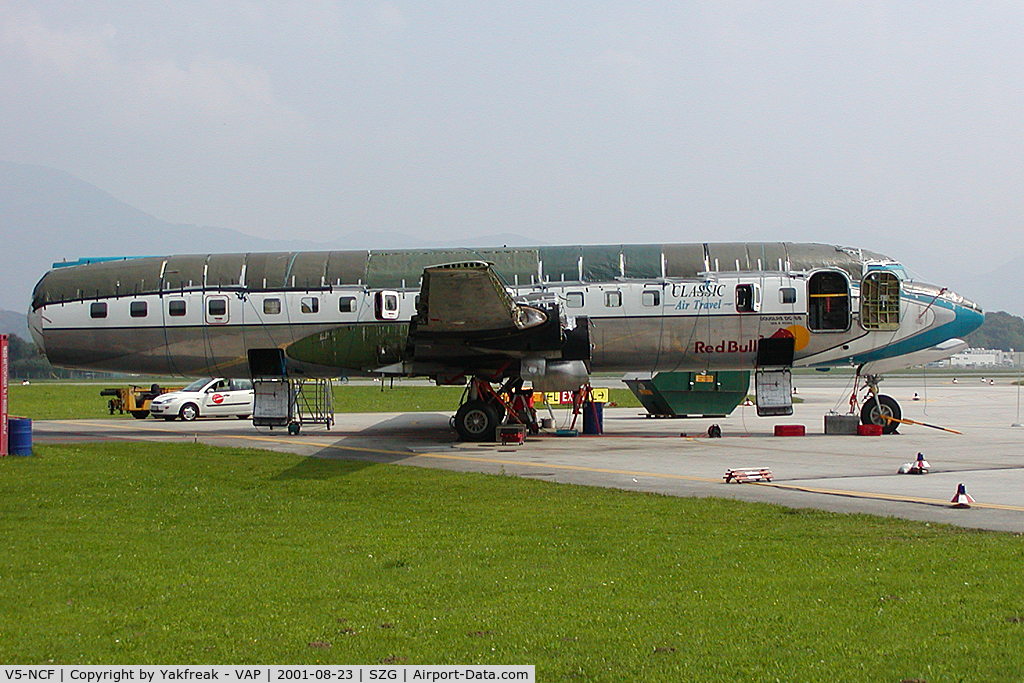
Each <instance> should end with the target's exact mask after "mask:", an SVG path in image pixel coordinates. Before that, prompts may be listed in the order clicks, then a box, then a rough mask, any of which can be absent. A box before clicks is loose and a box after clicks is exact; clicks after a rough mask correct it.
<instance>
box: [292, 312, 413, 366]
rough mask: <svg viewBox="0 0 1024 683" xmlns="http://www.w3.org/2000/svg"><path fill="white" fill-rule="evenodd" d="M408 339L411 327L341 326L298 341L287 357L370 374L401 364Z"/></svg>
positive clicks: (377, 324)
mask: <svg viewBox="0 0 1024 683" xmlns="http://www.w3.org/2000/svg"><path fill="white" fill-rule="evenodd" d="M408 336H409V323H397V322H396V323H370V324H362V325H341V326H339V327H335V328H334V329H331V330H328V331H326V332H317V333H316V334H311V335H309V336H308V337H304V338H303V339H300V340H298V341H297V342H295V343H293V344H291V345H290V346H288V349H287V354H288V357H289V358H292V359H294V360H297V361H301V362H303V363H313V364H316V365H325V366H329V367H337V368H347V369H353V370H370V369H373V368H378V367H380V366H382V365H390V364H391V363H398V362H401V361H402V360H403V359H404V358H405V344H406V339H407V337H408Z"/></svg>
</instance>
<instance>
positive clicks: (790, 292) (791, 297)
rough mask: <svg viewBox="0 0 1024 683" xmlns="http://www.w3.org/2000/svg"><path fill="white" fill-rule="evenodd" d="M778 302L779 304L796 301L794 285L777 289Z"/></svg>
mask: <svg viewBox="0 0 1024 683" xmlns="http://www.w3.org/2000/svg"><path fill="white" fill-rule="evenodd" d="M779 303H780V304H795V303H796V288H795V287H783V288H782V289H780V290H779Z"/></svg>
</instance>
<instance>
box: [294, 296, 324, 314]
mask: <svg viewBox="0 0 1024 683" xmlns="http://www.w3.org/2000/svg"><path fill="white" fill-rule="evenodd" d="M299 307H300V309H301V310H302V312H303V313H317V312H319V311H320V299H319V298H317V297H315V296H304V297H302V299H301V301H300V302H299Z"/></svg>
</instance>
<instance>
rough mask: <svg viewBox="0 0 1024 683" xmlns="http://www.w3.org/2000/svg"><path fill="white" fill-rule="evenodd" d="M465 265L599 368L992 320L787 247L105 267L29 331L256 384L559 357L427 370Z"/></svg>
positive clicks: (101, 352) (103, 358)
mask: <svg viewBox="0 0 1024 683" xmlns="http://www.w3.org/2000/svg"><path fill="white" fill-rule="evenodd" d="M467 255H472V256H473V257H474V258H477V259H483V260H486V261H488V262H490V263H493V264H495V265H494V268H495V271H496V272H497V273H498V274H499V275H500V276H501V277H502V279H503V280H504V281H505V283H506V285H507V289H508V292H509V293H510V294H511V295H512V297H513V298H514V299H515V301H517V302H520V303H521V304H523V305H530V306H533V305H537V304H543V305H544V306H545V307H546V308H545V310H547V311H548V312H549V313H550V314H551V315H557V316H558V317H559V319H560V325H561V327H562V329H563V332H564V333H565V334H566V335H567V336H569V335H571V333H572V331H573V330H578V329H580V328H581V327H585V329H586V334H585V335H584V337H583V338H585V339H586V342H587V345H588V346H589V350H588V353H587V354H586V358H584V360H585V362H586V365H587V367H588V368H589V370H590V371H591V372H637V371H641V372H650V373H657V372H665V371H681V370H745V369H751V368H753V367H755V365H756V364H757V358H758V345H759V341H760V340H761V339H766V338H780V337H781V338H791V339H793V342H792V344H793V349H794V350H793V357H792V365H794V366H838V365H859V364H861V363H865V362H870V361H878V360H880V359H885V358H891V357H898V356H904V355H907V354H911V353H915V352H918V351H921V350H923V349H927V348H929V347H934V346H935V345H937V344H940V343H942V342H944V341H946V340H949V339H951V338H955V337H960V336H963V335H965V334H967V333H968V332H970V331H971V330H973V329H975V328H977V327H978V326H979V325H980V324H981V321H982V319H983V318H982V314H981V312H980V309H978V307H977V306H975V305H974V304H972V303H971V302H969V301H966V300H964V299H963V298H961V297H959V296H957V295H955V294H953V293H950V292H948V291H945V290H940V289H939V288H937V287H933V286H931V285H927V284H923V283H916V282H913V281H910V280H909V279H907V278H906V276H905V274H904V273H903V270H902V268H901V267H900V266H899V264H898V263H896V262H895V261H892V260H891V259H888V258H886V257H884V256H881V255H878V254H870V253H865V252H862V251H859V250H851V249H840V248H837V247H828V246H825V245H794V244H783V243H778V244H756V245H750V244H747V245H714V244H698V245H660V246H650V245H643V246H621V247H619V246H616V247H558V248H553V247H549V248H540V249H534V250H527V249H504V250H486V251H482V252H481V251H474V252H468V251H465V250H460V251H458V252H451V251H446V252H324V253H323V254H316V253H299V254H282V255H252V254H248V255H247V254H238V255H212V256H196V257H166V258H149V259H129V260H119V261H106V262H99V263H88V264H82V265H74V266H69V267H63V268H56V269H54V270H53V271H51V272H50V273H48V274H47V275H46V276H45V277H44V278H43V279H42V280H41V281H40V283H39V285H37V287H36V293H35V297H34V301H33V306H32V310H31V312H30V324H31V329H32V331H33V335H34V337H35V339H36V341H37V343H38V344H39V345H40V346H41V347H43V348H44V349H45V350H46V353H47V355H48V356H49V358H50V360H51V362H53V363H54V364H55V365H61V366H68V367H79V368H92V369H96V370H110V371H121V372H134V373H140V374H178V375H186V376H205V375H213V376H248V375H249V373H250V369H249V367H248V362H247V353H248V352H249V351H250V350H252V349H281V350H283V352H284V355H285V357H286V358H287V363H288V368H289V372H292V373H295V374H301V375H306V376H322V377H335V376H340V375H348V374H369V373H395V374H415V375H428V376H434V377H439V376H441V375H445V376H457V375H459V374H460V373H468V374H472V373H485V374H499V375H500V374H502V373H504V374H506V375H508V374H515V373H516V372H518V367H519V364H520V363H523V362H526V361H529V360H530V358H531V357H533V356H540V357H546V358H547V359H548V360H549V361H550V360H557V359H558V352H557V350H556V351H552V350H551V349H546V350H544V351H539V352H538V351H533V350H531V349H532V347H530V346H529V345H528V344H526V345H523V346H521V347H516V346H510V347H509V348H503V349H501V350H500V351H496V350H495V347H494V346H493V345H491V346H479V347H478V346H475V345H474V342H473V341H472V339H469V340H467V341H466V342H465V343H464V344H463V345H462V346H460V347H459V348H460V350H461V351H460V353H459V354H458V355H457V356H455V357H452V358H450V359H441V360H438V359H437V358H434V359H432V360H431V361H429V362H423V361H421V360H420V356H422V355H423V354H422V353H420V354H418V353H417V349H416V348H415V344H412V343H410V337H409V330H410V322H411V321H413V320H414V316H416V315H417V312H418V309H417V299H418V297H419V295H420V281H419V278H418V277H417V273H420V272H422V269H423V268H424V267H426V266H430V265H434V264H437V263H444V262H449V261H453V260H455V259H458V258H466V257H467ZM275 256H276V257H277V260H276V261H273V260H272V258H271V257H275ZM297 264H298V265H297ZM199 266H201V268H200V267H199ZM389 267H390V270H388V268H389ZM190 268H191V269H192V270H191V271H189V269H190ZM275 268H276V269H275ZM303 268H305V270H303ZM332 268H333V270H332ZM880 273H881V274H880ZM268 274H269V277H268ZM399 276H401V277H399Z"/></svg>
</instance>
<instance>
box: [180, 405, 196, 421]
mask: <svg viewBox="0 0 1024 683" xmlns="http://www.w3.org/2000/svg"><path fill="white" fill-rule="evenodd" d="M178 417H180V418H181V419H182V420H184V421H185V422H191V421H192V420H194V419H196V418H197V417H199V406H197V405H196V404H195V403H186V404H185V405H183V406H182V407H181V410H179V411H178Z"/></svg>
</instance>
